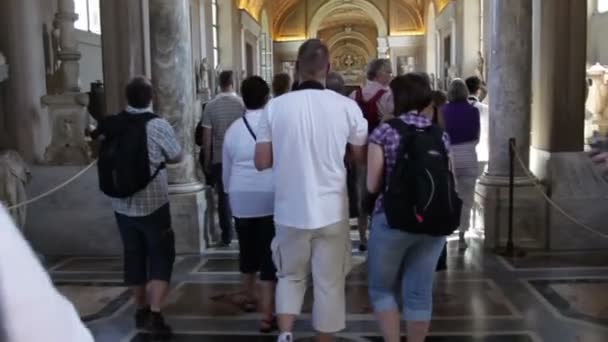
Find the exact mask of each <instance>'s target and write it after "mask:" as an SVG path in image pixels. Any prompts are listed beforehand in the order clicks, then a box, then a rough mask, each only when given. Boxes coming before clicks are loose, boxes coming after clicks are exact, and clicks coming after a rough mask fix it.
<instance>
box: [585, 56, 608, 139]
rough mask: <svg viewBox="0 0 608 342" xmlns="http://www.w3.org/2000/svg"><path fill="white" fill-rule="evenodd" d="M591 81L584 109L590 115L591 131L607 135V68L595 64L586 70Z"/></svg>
mask: <svg viewBox="0 0 608 342" xmlns="http://www.w3.org/2000/svg"><path fill="white" fill-rule="evenodd" d="M587 76H588V77H589V78H590V79H591V86H590V87H589V95H588V96H587V102H586V103H585V108H586V109H587V110H588V111H589V112H590V113H591V125H592V126H593V128H592V130H593V131H595V130H597V131H598V132H599V133H600V134H601V135H602V136H606V135H608V68H606V67H604V66H602V65H600V64H595V65H594V66H592V67H591V68H589V69H588V70H587Z"/></svg>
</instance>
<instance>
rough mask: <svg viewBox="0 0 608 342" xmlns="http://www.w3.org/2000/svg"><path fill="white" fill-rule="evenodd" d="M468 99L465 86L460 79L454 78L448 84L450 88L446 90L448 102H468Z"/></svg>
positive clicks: (467, 90)
mask: <svg viewBox="0 0 608 342" xmlns="http://www.w3.org/2000/svg"><path fill="white" fill-rule="evenodd" d="M468 99H469V89H468V88H467V84H466V83H464V81H463V80H461V79H460V78H456V79H454V80H453V81H452V83H450V87H449V89H448V101H450V102H451V103H454V102H463V101H465V102H466V101H468Z"/></svg>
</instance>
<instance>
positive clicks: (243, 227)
mask: <svg viewBox="0 0 608 342" xmlns="http://www.w3.org/2000/svg"><path fill="white" fill-rule="evenodd" d="M234 220H235V223H236V233H237V235H238V237H239V252H240V253H239V261H240V262H239V263H240V268H241V273H244V274H250V273H257V272H260V280H262V281H276V280H277V276H276V274H277V269H276V267H275V266H274V262H273V261H272V251H271V249H270V244H271V243H272V239H274V218H273V217H272V216H266V217H255V218H235V219H234Z"/></svg>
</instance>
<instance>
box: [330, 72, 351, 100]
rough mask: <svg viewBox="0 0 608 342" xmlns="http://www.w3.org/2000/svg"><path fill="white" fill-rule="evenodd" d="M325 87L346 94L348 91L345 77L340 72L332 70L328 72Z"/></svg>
mask: <svg viewBox="0 0 608 342" xmlns="http://www.w3.org/2000/svg"><path fill="white" fill-rule="evenodd" d="M325 84H326V85H325V87H326V88H327V89H329V90H333V91H335V92H336V93H338V94H341V95H344V94H345V93H346V86H345V84H344V78H343V77H342V75H340V74H339V73H337V72H335V71H332V72H330V73H329V74H327V79H326V80H325Z"/></svg>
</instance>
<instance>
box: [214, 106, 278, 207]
mask: <svg viewBox="0 0 608 342" xmlns="http://www.w3.org/2000/svg"><path fill="white" fill-rule="evenodd" d="M262 113H263V110H255V111H247V112H246V114H245V117H246V118H247V121H248V122H249V126H250V127H251V129H252V130H253V131H254V134H256V133H255V131H257V128H258V122H259V121H260V117H261V116H262ZM256 135H257V134H256ZM254 156H255V140H254V138H253V136H252V135H251V133H250V132H249V130H248V129H247V126H246V125H245V121H244V120H243V119H238V120H236V121H235V122H234V123H233V124H232V125H231V126H230V127H229V128H228V130H227V131H226V136H225V137H224V149H223V153H222V164H223V166H222V172H223V175H222V178H223V181H224V189H225V191H226V193H228V194H229V195H230V196H228V198H229V201H230V206H231V209H232V214H233V215H234V216H235V217H237V218H251V217H264V216H271V215H272V214H273V213H274V184H273V180H272V170H265V171H262V172H259V171H258V170H257V169H256V168H255V164H254Z"/></svg>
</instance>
